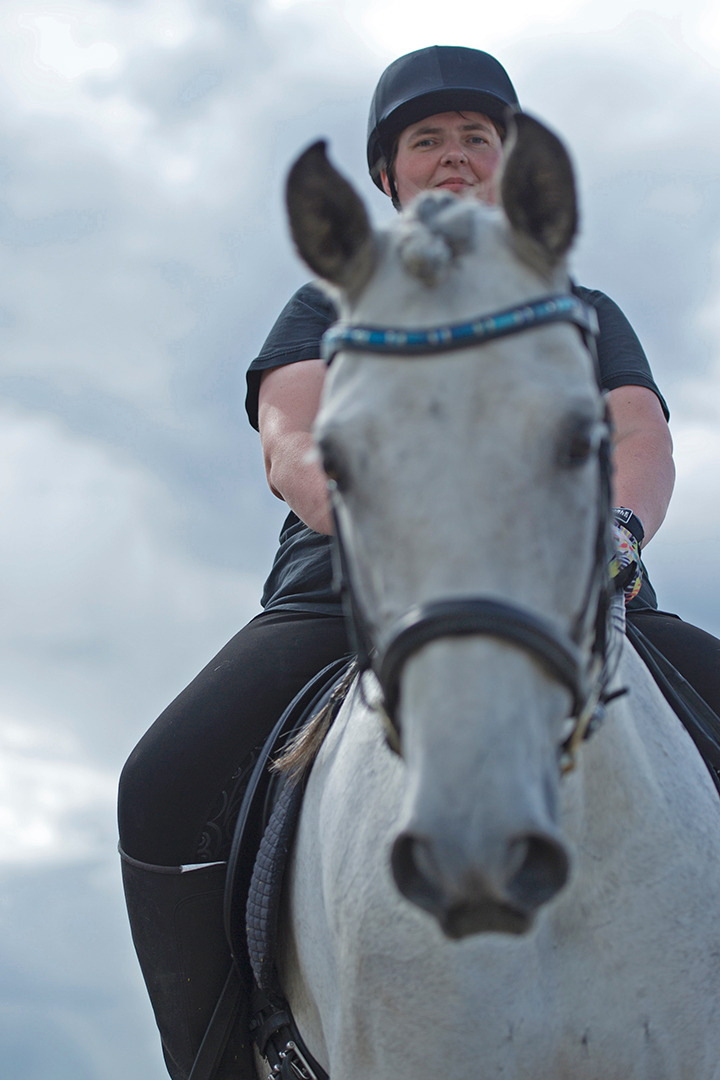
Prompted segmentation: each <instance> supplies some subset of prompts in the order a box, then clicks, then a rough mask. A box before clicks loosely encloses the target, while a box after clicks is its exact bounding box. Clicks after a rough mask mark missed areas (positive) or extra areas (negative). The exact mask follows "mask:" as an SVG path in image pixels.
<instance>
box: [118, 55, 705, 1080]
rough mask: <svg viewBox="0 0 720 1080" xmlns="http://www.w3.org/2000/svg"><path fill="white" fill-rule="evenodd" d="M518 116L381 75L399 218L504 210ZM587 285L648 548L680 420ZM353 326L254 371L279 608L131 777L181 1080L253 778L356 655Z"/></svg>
mask: <svg viewBox="0 0 720 1080" xmlns="http://www.w3.org/2000/svg"><path fill="white" fill-rule="evenodd" d="M510 105H512V106H516V105H517V97H516V94H515V91H514V89H513V86H512V84H511V82H510V80H509V78H508V76H507V74H506V72H505V70H504V69H503V68H502V67H501V65H500V64H499V63H498V62H497V61H496V60H495V59H494V58H493V57H491V56H489V55H488V54H487V53H483V52H479V51H477V50H474V49H467V48H455V47H439V46H434V47H431V48H429V49H421V50H419V51H418V52H414V53H410V54H409V55H407V56H404V57H401V58H400V59H399V60H396V61H395V62H394V63H393V64H391V65H390V67H389V68H388V69H387V70H386V71H385V73H384V74H383V76H382V77H381V79H380V82H379V84H378V87H377V89H376V91H375V95H374V97H373V101H372V105H371V109H370V122H369V128H368V164H369V167H370V173H371V175H372V177H373V180H374V182H375V183H376V184H377V185H378V187H381V188H382V190H383V191H385V193H386V194H387V195H389V196H390V197H391V198H392V200H393V203H394V204H395V206H396V208H398V209H399V208H400V207H402V206H406V205H407V204H408V203H409V202H410V201H411V200H412V199H413V198H414V196H415V195H417V194H418V193H419V192H421V191H426V190H428V189H439V190H442V191H450V192H453V193H455V194H457V195H460V196H463V197H473V198H478V199H480V200H482V201H484V202H488V203H491V202H494V201H495V197H496V194H495V182H496V177H497V173H498V169H499V166H500V164H501V161H502V140H503V138H504V134H505V131H504V126H503V116H504V114H505V110H506V109H507V107H508V106H510ZM574 288H575V291H576V292H577V293H578V294H579V295H580V296H581V297H582V298H583V299H584V300H585V301H586V302H587V303H590V304H592V306H593V307H594V308H595V309H596V311H597V314H598V319H599V323H600V338H599V358H600V370H601V381H602V386H603V389H604V390H605V391H606V393H607V401H608V406H609V409H610V412H611V415H612V419H613V424H614V428H615V440H614V500H615V504H616V505H617V506H618V507H621V508H626V510H625V512H624V513H623V512H619V519H618V520H619V523H620V524H621V525H622V526H623V528H625V530H626V531H625V532H624V533H623V534H622V536H623V542H624V544H625V545H626V546H629V547H630V548H631V549H632V547H633V545H635V544H636V543H637V544H642V543H643V542H644V543H647V542H648V541H649V540H650V539H651V538H652V536H653V535H654V534H655V532H656V531H657V529H658V528H659V526H660V524H661V523H662V520H663V518H664V516H665V512H666V509H667V506H668V502H669V500H670V495H671V492H672V487H673V481H674V467H673V463H672V443H671V439H670V434H669V431H668V427H667V408H666V406H665V403H664V401H663V399H662V397H661V396H660V393H659V391H658V389H657V387H656V386H655V383H654V381H653V378H652V374H651V372H650V368H649V365H648V362H647V359H646V358H645V354H644V352H643V350H642V347H641V345H640V343H639V341H638V339H637V337H636V336H635V333H634V332H633V330H632V327H631V326H630V324H629V323H628V321H627V319H626V318H625V316H624V315H623V314H622V312H621V311H620V309H619V308H618V307H617V306H616V305H615V304H614V303H613V302H612V301H611V300H610V299H609V298H608V297H606V296H604V295H603V294H602V293H600V292H597V291H592V290H589V289H585V288H582V287H579V286H574ZM335 318H336V312H335V309H334V307H333V305H332V302H331V301H330V300H329V299H328V298H327V297H326V296H325V295H324V293H322V292H321V291H320V290H319V289H318V288H317V287H316V286H315V285H305V286H303V288H301V289H300V290H299V291H298V292H297V293H296V294H295V296H294V297H293V298H292V299H291V300H290V302H289V303H288V305H287V306H286V308H285V309H284V311H283V312H282V314H281V315H280V317H279V319H278V321H277V322H276V324H275V326H274V327H273V329H272V331H271V333H270V335H269V337H268V339H267V341H266V342H265V345H264V346H263V348H262V350H261V352H260V355H259V356H258V357H257V358H256V359H255V360H254V361H253V362H252V364H251V365H250V369H249V371H248V394H247V401H246V407H247V411H248V416H249V419H250V422H251V423H252V424H253V426H254V427H256V428H257V429H258V430H259V432H260V438H261V442H262V448H263V454H264V460H265V468H266V472H267V477H268V482H269V484H270V487H271V489H272V491H273V492H274V494H275V495H277V496H278V498H280V499H282V500H284V501H285V502H286V503H287V504H288V507H289V509H290V513H289V515H288V517H287V519H286V521H285V524H284V525H283V528H282V531H281V534H280V547H279V551H278V553H277V556H276V559H275V562H274V565H273V568H272V572H271V574H270V577H269V578H268V581H267V583H266V585H265V590H264V594H263V598H262V605H263V608H264V611H263V613H262V614H261V615H259V616H257V617H256V618H255V619H253V621H252V622H251V623H249V625H248V626H246V627H245V628H244V629H243V630H241V631H240V632H239V633H238V634H237V635H236V636H235V637H234V638H233V639H232V641H230V642H229V644H228V645H226V646H225V648H224V649H222V650H221V652H220V653H219V654H218V655H217V656H216V657H215V658H214V659H213V660H212V661H211V662H210V664H208V666H207V667H206V668H205V669H204V670H203V671H202V672H201V673H200V674H199V675H198V676H197V678H196V679H194V680H193V682H192V683H191V684H190V685H189V686H188V687H187V688H186V689H185V690H184V691H183V692H182V693H181V694H180V695H179V696H178V697H177V698H176V699H175V701H174V702H173V703H172V704H171V705H170V706H169V707H168V708H167V709H166V710H165V712H164V713H163V714H162V715H161V716H160V718H159V719H158V720H157V721H156V723H155V724H154V725H153V727H152V728H150V730H149V731H148V733H147V734H146V735H145V736H144V738H143V739H142V740H141V742H140V743H139V744H138V746H137V747H136V749H135V750H134V751H133V753H132V755H131V756H130V759H129V760H128V762H127V764H126V766H125V769H124V771H123V775H122V778H121V783H120V798H119V823H120V843H121V850H122V854H123V874H124V879H125V889H126V897H127V902H128V910H129V914H130V920H131V925H132V928H133V938H134V941H135V945H136V949H137V951H138V956H139V959H140V963H141V966H142V969H143V974H144V976H145V980H146V983H147V985H148V990H149V992H150V996H151V1000H152V1002H153V1007H154V1009H155V1015H156V1019H157V1021H158V1026H159V1028H160V1032H161V1035H162V1040H163V1050H164V1052H165V1058H166V1062H167V1065H168V1070H169V1072H170V1074H171V1076H172V1077H173V1080H181V1078H182V1080H186V1078H187V1076H188V1074H189V1071H190V1068H191V1066H192V1062H193V1059H194V1055H195V1053H196V1052H197V1049H198V1046H199V1043H200V1040H201V1038H202V1035H203V1033H204V1030H205V1027H206V1025H207V1023H208V1021H209V1019H210V1015H211V1013H212V1010H213V1007H214V1005H215V1002H216V1001H217V998H218V996H219V993H220V990H221V988H222V984H223V981H224V977H225V974H226V972H227V969H228V966H229V956H228V951H227V946H226V944H225V941H224V936H223V923H222V889H223V882H224V872H225V864H224V859H225V858H226V856H227V850H228V845H229V840H230V837H231V834H232V826H233V824H234V814H233V810H234V813H235V814H236V813H237V805H238V798H237V796H238V792H239V791H240V790H241V789H242V784H243V780H244V777H245V774H246V771H247V770H246V769H243V763H244V762H245V761H246V759H247V756H248V754H249V753H250V751H251V750H252V749H253V748H254V747H255V746H256V745H257V744H258V743H261V742H262V741H263V740H264V738H265V736H266V735H267V734H268V732H269V731H270V729H271V727H272V725H273V724H274V722H275V721H276V720H277V718H278V717H279V715H280V714H281V712H282V711H283V709H284V707H285V706H286V705H287V704H288V703H289V702H290V701H291V699H292V698H293V697H294V695H295V694H296V693H297V692H298V691H299V690H300V689H302V687H303V685H304V684H305V682H306V681H307V680H309V679H310V678H311V677H312V676H313V675H314V674H316V673H317V672H318V671H319V670H321V669H322V668H323V667H324V666H325V665H327V664H328V663H330V662H331V661H332V660H334V659H336V658H338V657H340V656H342V655H344V654H347V653H348V652H349V649H350V646H349V644H348V638H347V634H346V629H345V624H344V620H343V617H342V610H341V606H340V600H339V598H338V597H337V596H336V595H335V593H334V592H333V590H332V585H331V578H332V570H331V562H330V533H331V532H332V526H331V521H330V515H329V511H328V500H327V489H326V480H325V477H324V475H323V473H322V470H321V468H320V466H319V464H318V463H317V462H316V461H315V460H314V459H313V457H312V455H310V454H309V453H308V451H309V450H310V449H311V447H312V434H311V431H312V424H313V421H314V418H315V415H316V412H317V409H318V405H319V401H320V395H321V391H322V386H323V380H324V377H325V365H324V363H323V362H322V361H321V360H320V359H319V356H320V344H319V343H320V338H321V336H322V334H323V332H324V331H325V330H326V329H327V327H328V326H329V325H330V324H331V323H332V322H333V321H334V320H335ZM638 585H639V580H636V581H635V582H634V584H631V585H630V586H629V589H628V592H629V593H635V592H637V589H638ZM626 595H627V593H626ZM628 615H629V617H631V618H632V619H634V620H637V623H638V625H639V626H640V627H641V629H642V630H643V632H644V633H645V634H646V636H647V637H649V638H650V640H651V641H653V642H654V643H655V644H656V646H657V647H658V648H659V649H660V650H661V651H662V652H664V653H665V654H666V655H667V656H668V658H669V659H670V660H671V662H672V663H674V664H675V666H676V667H678V668H679V669H680V670H681V672H682V673H683V674H684V675H685V677H686V678H687V679H688V681H690V682H691V683H692V684H693V685H694V686H695V687H696V688H697V689H698V691H699V692H700V693H701V694H702V695H703V696H704V697H705V698H706V700H707V701H708V703H709V704H710V705H711V706H712V707H713V708H714V709H715V711H716V712H720V686H718V679H717V674H716V672H717V668H718V665H717V661H718V659H720V642H717V641H716V640H715V639H714V638H712V637H710V636H709V635H707V634H705V633H704V632H703V631H702V630H698V629H697V628H695V627H692V626H689V624H687V623H683V622H681V621H680V620H679V619H677V617H675V616H671V615H667V614H665V613H660V612H658V611H657V603H656V600H655V594H654V592H653V590H652V588H651V586H650V584H649V582H648V581H647V578H646V579H645V580H644V581H643V582H642V586H641V587H640V591H639V594H638V595H637V596H633V598H632V599H631V600H630V601H629V607H628ZM232 1054H242V1051H241V1049H239V1048H238V1046H237V1045H236V1046H234V1047H233V1046H232V1045H231V1046H230V1048H229V1050H228V1051H227V1053H226V1059H225V1064H224V1066H223V1068H221V1071H220V1073H219V1077H220V1078H222V1077H223V1075H225V1073H227V1075H228V1076H229V1075H230V1072H228V1070H229V1069H230V1068H231V1066H230V1065H229V1064H228V1062H229V1060H230V1057H231V1056H232ZM223 1069H224V1070H225V1071H223ZM234 1075H237V1072H235V1073H234Z"/></svg>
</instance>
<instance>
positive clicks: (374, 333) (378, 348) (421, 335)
mask: <svg viewBox="0 0 720 1080" xmlns="http://www.w3.org/2000/svg"><path fill="white" fill-rule="evenodd" d="M557 322H569V323H574V324H575V326H577V327H579V328H580V330H582V331H583V333H584V334H587V335H590V336H592V337H596V336H597V334H598V333H599V327H598V320H597V314H596V312H595V309H594V308H593V307H590V305H588V304H585V303H583V301H582V300H580V299H579V297H577V296H573V294H572V293H561V294H559V295H558V296H546V297H544V298H543V299H541V300H536V301H535V302H534V303H530V304H523V305H522V307H515V308H508V309H507V310H506V311H498V312H496V313H495V314H494V315H481V316H478V318H477V319H474V320H472V322H464V323H453V324H451V325H449V326H435V327H433V328H432V329H430V330H407V329H405V330H403V329H398V328H392V327H384V328H383V327H377V326H347V325H343V324H342V323H336V324H335V325H334V326H331V327H330V329H329V330H326V332H325V333H324V334H323V337H322V343H321V354H322V358H323V360H325V362H326V363H327V364H329V363H330V362H331V361H332V359H333V357H334V356H335V354H336V353H338V352H345V351H347V350H351V351H355V352H374V353H383V354H385V355H388V356H403V355H408V354H411V355H414V356H422V355H423V354H435V353H437V352H439V351H441V350H442V351H443V352H445V351H446V350H451V349H466V348H468V347H469V346H471V345H477V344H481V343H482V344H484V343H485V342H488V341H492V340H494V339H496V338H501V337H506V336H507V335H508V334H516V333H518V331H520V330H530V329H533V328H534V327H536V326H545V325H547V324H548V323H557Z"/></svg>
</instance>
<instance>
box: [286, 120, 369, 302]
mask: <svg viewBox="0 0 720 1080" xmlns="http://www.w3.org/2000/svg"><path fill="white" fill-rule="evenodd" d="M285 198H286V202H287V209H288V214H289V217H290V228H291V231H292V236H293V240H294V241H295V246H296V247H297V249H298V252H299V253H300V256H301V258H302V259H304V261H305V262H306V263H307V265H308V266H309V267H310V269H311V270H312V271H313V272H314V273H315V274H317V275H318V276H319V277H321V278H324V279H325V280H326V281H329V282H331V283H332V284H333V285H339V286H340V287H341V288H342V289H344V290H345V291H346V292H349V293H355V294H356V293H358V292H359V291H360V289H362V287H363V286H364V285H365V284H366V283H367V280H368V278H369V277H370V275H371V273H372V271H373V269H374V266H375V257H376V245H375V239H374V237H373V232H372V229H371V228H370V222H369V221H368V216H367V214H366V212H365V207H364V206H363V203H362V200H361V199H360V197H359V195H357V194H356V192H355V190H354V188H353V187H352V185H351V184H349V183H348V181H347V180H346V179H345V178H344V177H343V176H341V175H340V173H339V172H337V171H336V170H335V169H334V168H333V166H332V165H331V164H330V162H329V161H328V159H327V155H326V153H325V142H324V141H320V142H316V143H314V145H313V146H311V147H309V148H308V149H307V150H306V151H305V153H304V154H301V155H300V157H299V158H298V159H297V161H296V162H295V164H294V165H293V167H292V169H291V170H290V174H289V176H288V180H287V187H286V191H285Z"/></svg>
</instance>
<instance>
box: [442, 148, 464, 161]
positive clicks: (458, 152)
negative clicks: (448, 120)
mask: <svg viewBox="0 0 720 1080" xmlns="http://www.w3.org/2000/svg"><path fill="white" fill-rule="evenodd" d="M466 161H467V154H466V153H465V150H464V148H463V147H462V146H460V144H459V143H454V144H450V145H449V146H447V147H446V148H445V153H444V154H443V163H444V164H445V163H446V164H448V165H455V164H462V163H464V162H466Z"/></svg>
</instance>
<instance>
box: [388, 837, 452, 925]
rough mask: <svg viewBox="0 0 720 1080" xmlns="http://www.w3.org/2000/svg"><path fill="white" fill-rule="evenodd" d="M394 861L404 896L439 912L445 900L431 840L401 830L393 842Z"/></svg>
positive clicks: (396, 882)
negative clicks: (429, 841)
mask: <svg viewBox="0 0 720 1080" xmlns="http://www.w3.org/2000/svg"><path fill="white" fill-rule="evenodd" d="M390 863H391V867H392V873H393V877H394V878H395V884H396V885H397V887H398V889H399V890H400V892H401V893H402V895H403V896H404V897H405V898H406V899H407V900H410V901H412V903H414V904H417V906H418V907H421V908H424V909H425V911H431V912H433V913H435V912H436V911H437V910H438V908H439V907H440V905H441V903H442V890H441V888H440V886H439V884H438V873H437V867H436V866H435V861H434V859H433V857H432V852H431V850H430V845H429V843H428V842H427V841H426V840H421V839H419V838H418V837H416V836H412V834H410V833H401V834H400V836H398V838H397V840H396V841H395V843H394V844H393V848H392V854H391V857H390Z"/></svg>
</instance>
